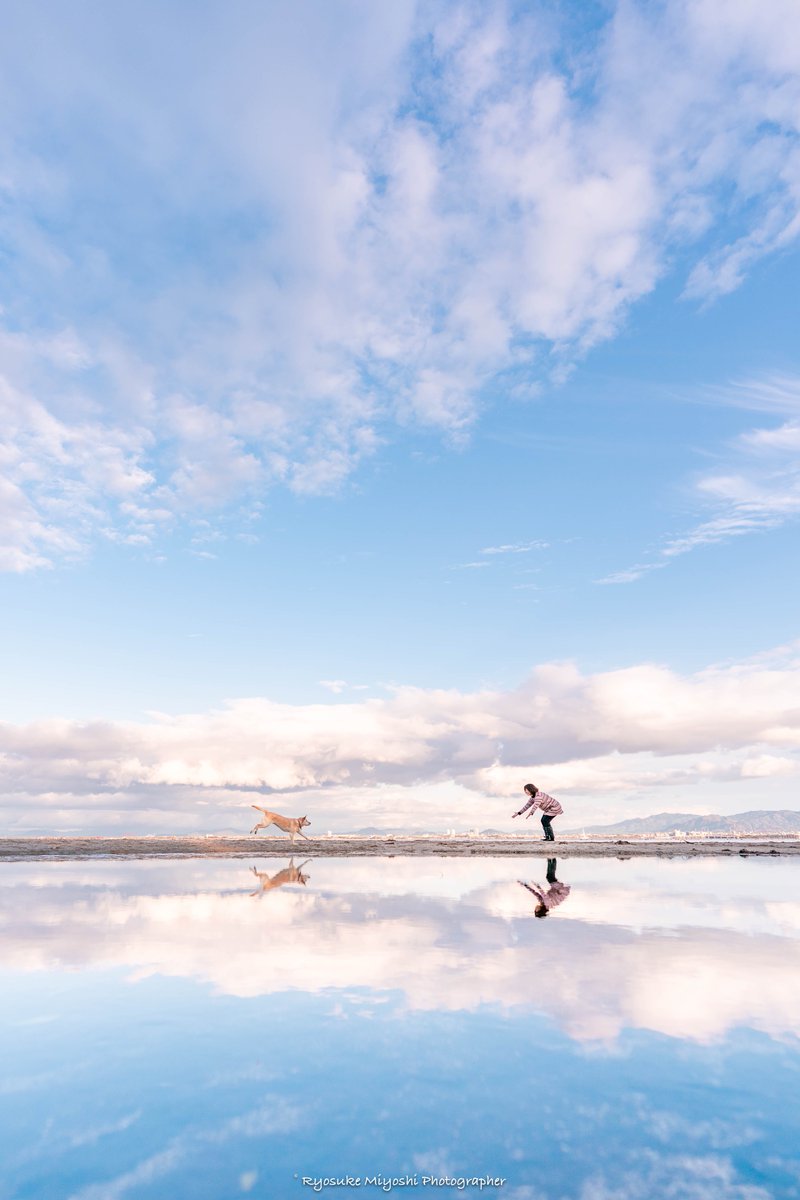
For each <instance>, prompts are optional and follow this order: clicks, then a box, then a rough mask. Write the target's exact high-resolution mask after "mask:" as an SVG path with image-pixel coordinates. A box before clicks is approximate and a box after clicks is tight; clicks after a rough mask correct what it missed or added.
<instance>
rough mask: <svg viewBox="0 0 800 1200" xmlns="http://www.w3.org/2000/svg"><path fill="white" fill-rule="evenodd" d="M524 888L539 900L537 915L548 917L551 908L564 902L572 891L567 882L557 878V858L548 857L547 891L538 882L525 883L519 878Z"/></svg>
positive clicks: (536, 909) (535, 913)
mask: <svg viewBox="0 0 800 1200" xmlns="http://www.w3.org/2000/svg"><path fill="white" fill-rule="evenodd" d="M517 882H518V883H520V884H522V886H523V887H524V888H527V889H528V891H529V892H532V893H533V895H534V896H535V897H536V899H537V900H538V902H539V903H538V904H537V905H536V908H535V909H534V910H533V915H534V916H535V917H546V916H547V914H548V913H549V912H550V909H551V908H555V907H556V905H557V904H563V902H564V901H565V900H566V898H567V896H568V895H569V893H570V887H569V885H568V884H566V883H559V881H558V880H557V879H556V860H555V859H554V858H548V860H547V882H548V884H549V885H550V886H549V887H548V889H547V891H545V889H544V887H542V886H541V885H540V884H538V883H523V882H522V880H521V879H518V880H517Z"/></svg>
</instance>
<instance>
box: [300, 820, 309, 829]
mask: <svg viewBox="0 0 800 1200" xmlns="http://www.w3.org/2000/svg"><path fill="white" fill-rule="evenodd" d="M310 824H311V822H310V821H309V819H308V817H301V818H300V828H301V829H302V828H303V826H304V825H310Z"/></svg>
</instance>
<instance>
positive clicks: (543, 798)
mask: <svg viewBox="0 0 800 1200" xmlns="http://www.w3.org/2000/svg"><path fill="white" fill-rule="evenodd" d="M537 808H540V809H541V810H542V812H543V813H544V815H545V816H546V817H559V816H561V814H562V813H563V811H564V810H563V808H562V807H561V805H560V804H559V803H558V801H557V800H556V798H555V796H548V794H547V792H537V793H536V795H535V796H531V798H530V800H529V801H528V803H527V804H523V806H522V808H521V809H520V810H519V812H518V813H517V816H518V817H521V816H522V814H523V813H524V812H527V810H528V809H530V810H531V811H530V812H529V813H528V816H529V817H531V816H533V814H534V813H535V812H536V809H537Z"/></svg>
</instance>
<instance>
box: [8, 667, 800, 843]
mask: <svg viewBox="0 0 800 1200" xmlns="http://www.w3.org/2000/svg"><path fill="white" fill-rule="evenodd" d="M799 691H800V664H799V663H798V660H797V656H796V649H793V648H791V647H790V648H788V649H785V650H783V651H782V654H781V656H779V657H774V658H772V659H770V660H768V661H766V662H765V661H762V660H760V659H757V660H754V661H752V662H744V663H741V664H735V665H728V666H720V667H711V668H708V669H706V670H703V671H699V672H697V673H695V674H693V675H683V676H682V675H679V674H677V673H676V672H674V671H671V670H669V669H668V668H666V667H663V666H659V665H657V664H649V663H644V664H640V665H638V666H633V667H629V668H626V669H622V670H616V671H608V672H602V673H598V674H595V675H583V674H581V673H580V671H579V670H578V668H577V667H576V666H574V665H573V664H570V663H548V664H544V665H542V666H539V667H537V668H536V669H535V670H534V671H533V672H532V673H531V675H530V676H529V678H528V679H527V680H526V681H525V682H524V683H523V684H522V685H521V686H520V687H518V688H516V689H514V690H511V691H507V692H502V691H496V690H494V691H492V690H485V691H481V692H473V693H463V692H458V691H455V690H449V691H445V690H423V689H421V688H413V687H399V688H396V689H395V690H394V691H393V693H392V694H391V695H390V696H389V697H388V698H384V699H376V698H373V699H363V700H360V701H358V702H355V701H350V702H346V703H343V702H341V701H340V700H338V699H337V701H336V703H328V704H310V705H291V704H281V703H278V702H275V701H270V700H267V699H259V698H254V699H247V700H235V701H230V702H229V703H228V704H226V705H225V706H224V707H223V708H221V709H218V710H213V711H210V712H206V713H185V714H179V715H174V716H170V715H166V714H153V716H152V718H151V719H150V720H149V721H147V722H140V723H136V722H102V721H92V722H77V721H66V720H58V719H51V720H43V721H36V722H32V723H31V724H28V725H20V726H15V725H11V724H4V725H0V786H1V787H2V793H3V795H4V797H5V799H4V807H6V809H7V810H8V812H9V815H8V818H7V825H8V826H9V827H10V828H13V827H15V826H17V827H19V826H22V827H26V828H30V827H31V825H33V826H34V827H38V828H53V823H55V826H56V827H60V826H61V825H62V824H63V823H64V822H66V823H67V824H68V825H69V826H70V827H75V826H77V827H78V828H80V827H81V826H83V827H85V826H86V823H87V822H89V823H90V825H91V826H92V827H93V828H96V827H97V826H98V823H99V825H100V826H101V827H108V822H109V821H110V822H111V826H110V827H111V828H113V829H120V828H130V827H131V826H135V827H137V828H140V829H141V828H147V827H148V823H149V824H150V827H151V828H152V827H153V825H152V822H153V821H154V820H157V826H156V827H157V828H162V827H163V825H164V822H165V821H169V820H170V819H171V820H173V821H176V822H178V823H179V826H180V828H182V829H187V828H188V829H190V830H191V829H194V830H196V829H197V828H198V822H199V823H200V827H201V828H214V827H215V823H216V827H217V828H218V827H219V824H220V821H223V822H224V823H225V824H226V825H227V824H228V823H229V822H231V821H233V822H234V824H235V825H237V826H238V825H240V824H241V823H242V820H243V818H242V809H243V808H245V807H246V805H247V804H248V803H250V802H253V801H256V800H257V796H256V795H254V794H253V793H255V792H259V793H262V792H267V793H276V794H284V793H285V794H287V795H288V794H291V793H298V794H299V795H297V796H296V797H295V798H294V800H292V801H291V804H292V806H294V805H296V804H298V803H299V804H301V805H303V806H304V807H305V808H308V807H311V808H312V809H313V811H314V812H315V813H317V812H320V811H323V812H324V813H325V817H324V819H325V820H326V821H332V822H333V823H334V824H335V825H336V826H338V827H339V828H341V827H342V823H344V824H345V827H347V824H348V823H352V822H354V821H355V822H357V823H358V824H359V825H360V824H385V823H386V822H387V821H389V822H390V823H391V824H393V825H396V824H398V823H400V822H403V823H405V824H406V825H407V826H408V827H409V828H412V829H413V828H423V829H424V828H434V829H438V828H442V827H450V826H451V825H453V824H454V823H455V824H457V825H458V827H460V828H462V827H463V825H464V822H465V821H467V822H469V823H475V822H476V821H478V822H479V823H480V824H481V825H485V824H486V823H487V817H486V813H487V810H486V807H485V803H484V804H482V803H481V797H485V796H487V795H494V796H511V795H515V794H516V793H517V791H518V790H519V788H520V786H521V782H520V780H521V776H522V775H525V776H529V777H533V778H534V780H535V781H536V782H539V783H540V786H547V787H551V788H553V790H560V791H561V792H563V793H566V794H567V795H571V796H572V797H574V800H575V802H576V803H574V804H573V805H572V811H573V813H577V814H580V815H576V816H575V819H576V820H579V821H580V820H582V821H586V820H587V819H589V817H590V815H591V810H592V807H593V805H592V801H593V800H595V799H599V798H602V797H603V796H604V795H605V794H607V793H609V792H611V793H616V796H615V799H616V802H617V804H618V805H619V804H624V803H625V800H626V799H634V798H635V799H636V801H637V803H638V805H639V807H640V808H641V807H642V806H645V805H647V804H649V805H650V806H651V807H652V804H653V800H654V798H655V796H656V795H657V794H658V792H663V791H664V789H665V787H672V786H674V787H675V788H676V789H680V788H685V787H686V786H687V785H689V784H696V785H698V787H697V789H696V794H695V798H694V804H702V802H703V800H704V797H705V795H706V793H707V791H708V789H709V788H710V787H711V786H712V785H713V784H714V781H715V780H717V781H726V780H730V781H737V780H748V779H753V778H759V779H760V780H762V784H761V785H760V786H763V785H764V783H765V781H767V780H769V779H771V778H774V779H775V780H780V779H781V778H782V777H784V776H787V775H788V774H789V773H790V771H791V770H793V769H795V768H794V764H796V762H797V759H796V754H797V750H798V748H800V714H799V712H798V706H797V695H798V692H799ZM543 781H544V782H543ZM523 782H524V780H523ZM454 783H455V784H457V785H458V786H459V787H460V788H463V789H467V793H466V797H464V796H462V797H460V798H459V797H457V796H450V797H443V796H442V795H441V794H440V793H438V792H437V791H436V790H435V789H437V788H439V787H443V788H446V787H448V786H452V785H453V784H454ZM381 788H388V789H390V791H389V792H388V793H382V792H381ZM319 789H323V790H322V792H320V791H319ZM391 789H394V791H392V790H391ZM398 789H399V791H400V792H402V793H403V794H402V795H401V796H399V795H398ZM432 789H433V790H432ZM470 793H472V794H471V795H470ZM198 799H204V800H207V801H210V803H209V805H208V807H207V809H204V810H203V811H202V812H200V811H198V808H197V800H198ZM730 802H731V801H730V800H729V801H728V804H730ZM274 803H275V804H276V806H277V801H275V802H274ZM282 803H283V805H284V807H285V806H286V805H287V804H288V803H290V801H289V800H288V799H284V800H283V801H282ZM757 806H758V805H753V804H752V803H750V804H747V805H746V807H757ZM663 807H664V803H663V799H662V800H660V801H659V808H663ZM726 811H731V810H730V808H729V807H728V808H727V809H726ZM619 815H623V812H620V814H619ZM453 818H455V821H454V819H453ZM496 819H497V818H491V820H492V821H494V820H496ZM330 827H332V826H331V825H326V828H330Z"/></svg>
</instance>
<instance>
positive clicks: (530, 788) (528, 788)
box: [522, 783, 539, 796]
mask: <svg viewBox="0 0 800 1200" xmlns="http://www.w3.org/2000/svg"><path fill="white" fill-rule="evenodd" d="M522 790H523V792H527V793H528V795H529V796H535V795H536V793H537V792H538V790H539V789H538V788H537V786H536V784H535V783H526V784H525V787H524V788H523V789H522Z"/></svg>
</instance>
